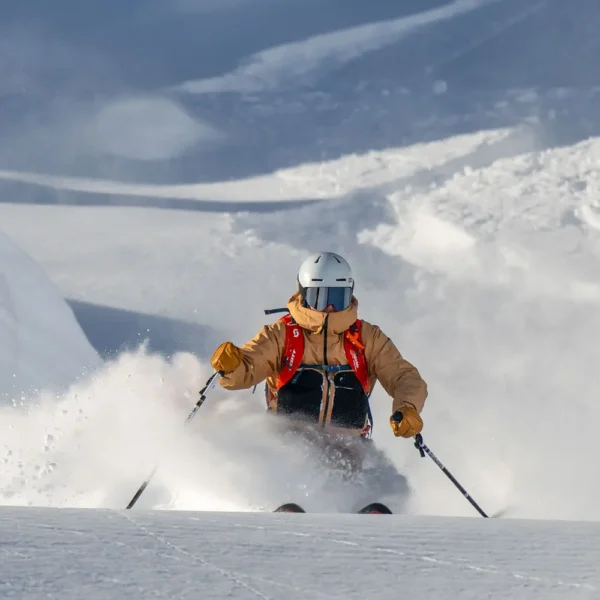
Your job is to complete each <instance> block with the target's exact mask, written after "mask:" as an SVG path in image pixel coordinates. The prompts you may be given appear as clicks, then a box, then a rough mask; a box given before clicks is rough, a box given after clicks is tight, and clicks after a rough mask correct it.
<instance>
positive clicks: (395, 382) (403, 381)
mask: <svg viewBox="0 0 600 600" xmlns="http://www.w3.org/2000/svg"><path fill="white" fill-rule="evenodd" d="M287 308H288V309H289V311H290V313H291V315H292V317H293V318H294V320H295V321H296V323H297V324H298V325H299V326H300V327H302V329H303V333H304V338H305V344H304V356H303V358H302V363H304V364H311V365H322V364H324V360H325V352H324V350H325V348H324V344H325V339H326V340H327V364H328V365H347V364H348V360H347V358H346V353H345V350H344V333H345V331H346V330H347V329H349V328H350V326H351V325H352V324H353V323H354V322H355V321H356V319H357V311H358V300H357V299H356V298H355V297H353V298H352V303H351V305H350V306H349V307H348V308H347V309H346V310H344V311H340V312H334V313H329V318H328V319H327V335H325V331H324V325H325V317H326V314H325V313H323V312H320V311H316V310H312V309H310V308H305V307H303V306H302V302H301V299H300V296H299V294H297V293H296V294H294V295H293V296H292V297H291V298H290V300H289V302H288V304H287ZM285 329H286V326H285V325H284V324H283V323H282V322H281V321H276V322H275V323H272V324H270V325H266V326H264V327H263V328H262V330H261V331H260V332H259V333H258V334H257V335H256V336H255V337H254V338H253V339H252V340H251V341H249V342H248V343H246V344H244V345H243V346H242V347H241V350H242V353H243V362H242V364H241V365H240V366H239V367H238V368H237V369H236V370H235V371H233V372H232V373H229V374H228V375H226V376H224V377H221V378H220V384H221V385H222V386H223V387H224V388H226V389H229V390H239V389H246V388H250V387H252V386H254V385H256V384H258V383H260V382H262V381H264V380H265V379H266V381H267V384H268V386H269V387H270V388H271V390H272V391H273V392H274V399H273V400H272V402H273V404H272V405H271V406H270V408H271V409H274V410H276V402H277V398H276V396H277V375H278V373H279V368H280V365H281V361H282V358H283V353H284V346H285ZM361 337H362V343H363V344H364V346H365V358H366V362H367V370H368V375H369V380H370V383H371V389H373V386H374V385H375V383H376V382H377V381H379V382H380V383H381V385H382V386H383V389H384V390H385V391H386V392H387V393H388V395H389V396H391V397H392V412H394V411H396V410H399V409H400V407H401V406H402V404H411V405H412V406H414V407H415V408H416V409H417V411H418V412H421V411H422V410H423V406H424V404H425V399H426V398H427V384H426V383H425V381H424V380H423V379H422V377H421V375H420V374H419V371H418V370H417V369H416V368H415V367H414V366H413V365H412V364H411V363H410V362H408V361H407V360H405V359H404V358H403V357H402V355H401V354H400V352H399V351H398V349H397V348H396V346H395V345H394V343H393V342H392V341H391V340H390V339H389V338H388V337H387V336H386V335H385V334H384V333H383V332H382V331H381V329H380V328H379V327H378V326H377V325H372V324H371V323H368V322H367V321H363V322H362V335H361ZM325 418H327V417H326V416H325ZM322 420H323V415H321V421H322Z"/></svg>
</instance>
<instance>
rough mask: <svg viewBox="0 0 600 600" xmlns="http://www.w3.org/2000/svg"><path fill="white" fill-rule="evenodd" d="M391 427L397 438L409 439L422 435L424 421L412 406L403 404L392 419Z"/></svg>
mask: <svg viewBox="0 0 600 600" xmlns="http://www.w3.org/2000/svg"><path fill="white" fill-rule="evenodd" d="M390 425H391V426H392V431H393V432H394V435H395V436H396V437H399V436H401V437H404V438H409V437H413V436H415V435H417V433H421V430H422V429H423V419H421V417H420V416H419V413H418V412H417V409H416V408H415V407H414V406H412V405H411V404H403V405H402V406H401V407H400V410H397V411H396V412H395V413H394V414H393V415H392V416H391V417H390Z"/></svg>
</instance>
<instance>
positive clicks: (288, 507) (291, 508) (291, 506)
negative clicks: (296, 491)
mask: <svg viewBox="0 0 600 600" xmlns="http://www.w3.org/2000/svg"><path fill="white" fill-rule="evenodd" d="M273 512H284V513H305V512H306V511H305V510H304V509H303V508H302V507H301V506H300V505H299V504H296V503H295V502H288V503H287V504H282V505H281V506H278V507H277V508H276V509H275V510H274V511H273Z"/></svg>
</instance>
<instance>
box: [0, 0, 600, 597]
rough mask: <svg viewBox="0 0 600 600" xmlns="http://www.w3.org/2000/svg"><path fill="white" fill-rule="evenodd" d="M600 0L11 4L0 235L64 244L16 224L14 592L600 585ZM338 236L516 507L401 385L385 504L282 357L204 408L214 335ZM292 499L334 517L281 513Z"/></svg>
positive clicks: (8, 326) (7, 367) (379, 318)
mask: <svg viewBox="0 0 600 600" xmlns="http://www.w3.org/2000/svg"><path fill="white" fill-rule="evenodd" d="M596 4H597V3H596V2H595V1H593V0H575V1H573V2H569V3H565V2H562V1H561V0H545V1H540V2H534V3H523V2H522V1H521V0H455V1H452V2H451V1H442V0H428V1H426V2H424V1H420V2H413V1H408V2H403V3H399V2H392V1H384V0H372V1H370V2H358V1H354V0H353V1H352V2H349V1H348V0H325V1H319V2H317V1H316V0H304V1H303V2H300V1H298V2H296V1H295V0H286V2H274V1H273V0H227V1H225V0H223V1H222V2H215V1H212V0H178V1H177V2H169V3H167V2H164V1H162V0H154V1H153V2H150V3H148V2H137V1H135V2H134V1H132V2H129V3H127V5H126V6H125V5H124V4H123V3H116V2H105V3H103V5H102V9H100V8H98V7H96V8H94V7H92V6H91V5H89V6H88V5H87V4H86V6H85V7H84V6H83V5H82V4H81V3H78V2H68V1H64V2H62V3H61V4H60V8H57V6H55V5H52V6H51V5H49V4H48V3H45V2H28V3H25V4H23V3H20V4H15V5H14V6H11V7H5V8H3V9H2V15H3V18H2V19H0V39H1V40H2V42H0V47H1V48H2V56H4V57H9V60H5V61H0V127H2V130H3V133H4V135H3V136H2V137H1V138H0V199H1V200H2V202H1V203H0V231H1V232H2V234H6V235H8V236H9V237H10V238H11V239H12V240H14V241H15V242H16V244H18V246H19V247H20V248H21V249H22V251H23V252H25V253H27V255H29V256H30V257H32V259H33V260H34V261H35V262H36V263H37V265H34V264H32V262H31V261H30V260H29V259H27V258H24V257H23V256H22V255H21V251H18V250H16V249H15V248H14V246H13V245H12V244H11V245H10V246H9V245H8V242H4V241H2V242H1V245H0V272H2V274H3V276H4V280H6V281H8V280H10V281H12V282H16V283H14V284H13V287H12V288H11V298H12V297H15V298H17V301H16V305H17V306H18V309H19V318H18V319H16V318H13V317H12V316H11V317H9V319H8V320H7V317H6V315H7V314H9V315H13V313H10V312H9V313H7V306H8V303H6V302H0V375H2V382H1V383H0V389H2V390H8V391H9V392H10V393H11V396H12V398H11V399H13V400H15V399H16V400H18V402H19V403H21V402H22V403H23V407H19V408H18V409H15V408H14V407H13V406H5V407H3V408H1V409H0V412H1V413H2V419H1V421H2V428H1V429H0V431H2V433H1V434H0V452H2V453H3V459H2V460H3V464H2V467H3V468H2V472H1V475H0V477H1V479H0V504H2V505H3V508H2V510H0V527H2V528H3V535H2V539H5V540H10V541H8V542H7V543H5V544H3V545H2V546H1V548H2V552H3V553H4V554H5V555H6V563H5V569H6V573H5V574H4V575H3V576H2V577H0V580H1V582H2V583H0V586H1V587H0V590H1V591H2V593H3V594H6V595H7V597H10V595H11V594H12V595H13V596H14V597H19V598H28V599H29V598H38V597H39V598H41V597H48V594H50V595H54V596H55V597H60V598H62V599H65V598H79V597H81V595H82V591H84V592H85V593H86V594H87V595H89V596H90V598H94V599H95V598H113V597H123V596H128V595H133V594H134V593H135V594H136V595H138V596H139V595H142V596H148V597H151V596H154V597H165V598H175V597H177V598H196V597H198V596H199V595H200V596H201V597H203V598H204V597H207V598H208V597H215V598H222V597H225V596H227V595H231V596H232V597H235V598H253V597H257V596H258V597H260V598H270V599H272V600H275V599H278V598H295V597H300V596H302V597H305V596H306V595H307V594H310V595H312V596H315V597H316V596H319V597H321V596H322V597H325V598H342V597H344V598H347V597H356V598H359V597H360V598H365V597H366V598H378V599H383V598H386V597H390V598H391V597H394V598H395V597H397V596H398V595H405V594H407V593H409V594H410V595H415V594H420V595H423V596H425V597H426V598H447V597H448V596H449V595H454V596H456V597H459V598H472V597H490V598H506V597H511V598H512V597H514V598H544V599H546V598H554V597H555V598H594V597H596V596H597V595H598V589H599V588H600V580H599V578H598V575H597V572H596V571H597V569H596V563H597V560H596V558H597V557H596V550H595V548H596V547H597V545H598V544H597V540H596V537H597V526H596V523H595V521H597V520H598V516H599V514H600V513H599V511H598V507H597V502H596V496H597V492H598V484H597V482H596V480H597V477H596V476H595V475H596V473H595V470H596V468H595V465H594V461H593V457H594V456H595V455H596V454H597V453H598V451H599V450H600V446H599V445H598V441H597V438H598V436H597V435H596V423H597V422H598V420H599V417H600V409H599V408H598V403H597V401H596V395H597V381H596V379H597V377H596V372H597V364H598V361H599V359H600V356H599V355H598V348H597V346H598V345H597V344H596V338H597V337H598V335H597V334H598V333H600V320H599V317H598V311H597V304H598V300H599V299H600V287H599V284H598V282H597V276H596V274H597V268H596V266H597V263H598V259H599V253H600V246H599V245H598V230H599V228H600V216H599V214H600V207H599V204H598V196H599V190H600V181H599V176H598V172H599V171H598V164H599V160H600V145H599V142H598V125H599V124H600V115H599V114H598V108H597V107H598V102H597V100H598V94H599V90H600V72H599V71H598V68H597V66H596V64H597V60H596V56H597V48H598V40H597V37H598V36H597V35H596V32H597V28H598V25H599V20H600V11H598V7H597V6H596ZM5 239H6V238H5V237H2V238H1V240H5ZM323 249H327V250H333V251H337V252H340V253H341V254H343V255H344V256H345V257H346V258H347V259H348V260H349V262H350V263H351V265H352V267H353V270H354V274H355V279H356V282H357V284H356V295H357V297H358V299H359V303H360V305H359V306H360V308H359V314H360V315H361V316H362V317H364V318H365V319H367V320H370V321H372V322H375V323H377V324H378V325H380V326H381V327H382V328H383V330H384V331H385V332H386V333H387V334H388V335H390V337H392V339H393V340H394V341H395V342H396V344H397V345H398V347H399V348H400V350H401V351H402V352H403V354H404V355H405V356H406V357H407V358H408V359H409V360H411V362H413V363H414V364H415V365H417V366H418V368H419V370H420V371H421V373H422V374H423V376H424V378H425V379H426V380H427V382H428V385H429V390H430V396H429V398H428V400H427V404H426V408H425V410H424V413H423V418H424V421H425V429H424V431H423V434H424V437H425V440H426V442H427V444H428V445H429V446H430V447H431V449H432V450H433V451H434V452H435V453H436V454H437V455H438V456H439V458H440V459H441V460H442V461H443V462H444V464H446V465H447V466H448V467H449V469H450V470H451V471H452V473H453V474H454V475H456V477H457V478H458V479H459V481H460V482H461V483H462V484H463V485H464V486H465V487H466V488H467V490H468V491H469V492H470V493H471V494H472V495H473V497H474V498H475V499H476V500H477V501H478V502H479V503H480V504H481V505H482V507H483V508H484V509H485V510H486V511H487V512H488V513H489V514H491V515H496V516H501V517H502V518H494V519H490V520H484V519H480V518H479V517H478V516H477V514H476V513H475V511H474V510H473V508H472V507H471V506H470V505H469V504H468V502H467V501H466V500H465V499H464V498H463V497H462V495H461V494H460V493H459V492H458V491H457V490H456V489H455V488H454V487H453V486H452V484H451V483H450V482H449V481H448V479H447V478H445V477H444V476H443V474H442V473H441V472H440V470H439V469H438V468H437V467H436V466H435V465H434V464H433V462H432V461H430V460H429V459H423V458H420V457H419V454H418V453H417V451H416V450H415V449H414V448H413V446H412V444H411V443H410V442H407V441H405V440H399V439H396V438H394V437H393V436H392V434H391V432H390V430H389V427H388V426H387V419H388V418H389V413H390V400H389V398H388V397H387V396H386V395H385V393H384V392H383V390H382V389H381V388H380V387H378V388H377V389H376V391H375V392H374V394H373V397H372V408H373V412H374V416H375V430H374V444H375V446H376V448H377V449H378V450H379V451H380V452H381V453H383V454H384V455H385V457H386V458H387V459H388V460H389V461H390V463H391V467H390V468H391V469H392V470H395V471H397V472H399V473H401V474H402V475H403V476H404V477H405V478H406V486H407V488H404V489H403V490H402V491H401V492H397V491H396V490H393V489H392V488H391V487H389V488H388V489H385V484H386V482H383V483H384V485H383V487H382V488H378V491H377V494H379V493H381V494H382V495H385V494H387V497H386V501H387V502H389V503H390V505H391V506H392V507H393V508H394V509H395V510H396V511H397V512H401V513H403V514H402V515H395V516H392V517H389V518H388V517H376V518H375V517H368V516H360V517H359V516H357V515H345V514H338V513H339V512H341V511H346V510H348V509H349V507H351V506H353V505H354V504H356V503H357V502H359V501H362V500H363V499H364V498H363V497H362V495H361V494H362V493H363V491H364V490H360V489H355V488H353V487H351V486H346V485H343V484H342V483H340V482H336V481H333V482H332V481H331V480H330V478H329V477H328V473H327V472H326V471H325V470H323V468H322V466H321V465H320V463H319V456H318V455H317V454H316V453H315V451H314V449H311V448H310V447H307V446H306V445H304V444H303V443H301V442H300V441H299V440H297V439H291V438H290V437H289V436H286V435H284V434H283V433H282V432H281V430H280V429H279V428H278V426H277V424H276V423H273V422H272V421H271V420H269V419H267V418H266V417H265V411H264V399H263V397H262V393H261V392H262V390H261V389H260V386H259V389H257V390H256V393H255V394H253V393H252V391H248V392H236V393H226V392H224V391H222V390H219V389H217V390H213V391H211V392H210V394H209V397H208V400H207V401H206V403H205V404H204V405H203V406H202V408H201V409H200V411H199V412H198V415H197V417H196V419H195V420H194V421H193V423H192V424H191V425H190V426H189V427H188V428H187V430H185V431H184V430H183V428H182V423H183V421H184V420H185V418H186V416H187V414H188V413H189V411H190V410H191V408H192V406H193V405H194V403H195V402H196V400H197V391H198V390H199V389H200V388H201V387H202V385H203V384H204V382H205V381H206V380H207V378H208V377H209V375H210V373H211V369H210V367H209V365H208V361H207V359H208V357H209V356H210V354H211V353H212V351H213V349H214V348H215V347H216V345H217V344H218V343H220V342H221V341H224V340H226V339H231V340H232V341H234V342H235V343H238V344H240V343H243V342H244V341H246V340H247V339H249V338H250V337H251V336H253V335H254V334H255V333H256V332H257V331H258V330H259V329H260V327H261V326H262V325H263V324H264V323H265V322H268V320H269V319H270V317H265V315H264V312H263V310H264V309H266V308H273V307H278V306H282V305H283V304H284V303H285V302H286V300H287V299H288V297H289V296H290V295H291V293H292V292H293V291H294V289H295V278H296V270H297V268H298V266H299V264H300V262H301V261H302V260H303V259H304V258H305V257H306V255H307V254H308V253H309V252H311V251H315V250H323ZM9 252H10V254H9ZM13 257H14V258H13ZM43 272H45V274H44V273H43ZM7 274H8V275H7ZM46 277H47V278H48V279H49V280H50V282H48V281H47V280H46V279H45V278H46ZM30 286H31V287H30ZM56 290H58V292H57V291H56ZM14 294H19V295H18V296H13V295H14ZM60 296H62V297H63V298H64V299H65V300H66V302H67V303H68V305H69V306H70V310H69V307H67V306H65V301H64V300H63V299H61V298H60ZM4 297H5V298H6V295H5V296H4ZM73 314H74V315H75V317H76V319H77V321H78V323H79V327H80V329H78V328H77V326H76V324H75V323H74V320H73ZM3 324H5V326H4V327H3V326H2V325H3ZM17 326H18V327H17ZM17 330H18V331H19V335H18V336H15V331H17ZM82 331H83V333H84V334H85V336H87V340H89V341H86V340H85V339H84V336H83V334H82ZM21 332H22V333H23V335H21ZM17 339H18V340H19V345H18V348H20V349H23V348H25V349H26V350H27V352H25V353H20V352H21V350H19V352H17V351H16V350H15V348H17V346H15V344H16V343H17V342H16V341H15V340H17ZM90 344H92V345H93V346H94V349H95V352H94V350H92V349H91V348H90ZM50 349H52V352H50V351H49V350H50ZM39 351H43V354H39V353H38V352H39ZM96 352H97V353H98V354H99V355H100V356H101V357H102V359H104V361H103V362H100V361H99V359H98V356H97V354H96ZM17 355H18V356H17ZM15 364H18V365H20V367H21V369H22V371H21V372H22V373H23V375H22V379H21V382H20V383H15V382H14V381H13V380H11V379H9V378H8V377H7V375H9V376H12V373H13V372H14V371H15V367H14V365H15ZM90 371H91V372H90ZM7 382H8V385H7ZM68 384H71V385H70V386H69V385H68ZM57 386H58V387H59V388H60V390H61V391H60V393H57V392H56V389H57ZM67 386H68V389H66V388H67ZM31 387H33V388H36V389H42V390H45V391H43V392H40V393H32V392H31ZM17 388H18V389H17ZM157 464H158V465H159V469H158V471H157V473H156V475H155V476H154V478H153V479H152V483H151V484H150V485H149V487H148V489H147V490H146V491H145V492H144V494H143V496H142V497H141V499H140V501H139V503H138V504H137V505H136V507H135V508H134V509H133V510H131V511H123V510H120V509H122V508H124V506H126V504H127V502H128V501H129V500H130V499H131V497H132V495H133V493H134V492H135V490H136V489H137V488H138V487H139V485H140V484H141V483H142V481H143V480H144V478H145V477H146V476H147V475H148V474H149V473H150V472H151V470H152V468H153V467H154V466H155V465H157ZM289 500H296V501H299V502H301V503H302V504H304V505H305V506H306V508H307V509H308V510H309V513H315V514H307V515H300V516H295V515H290V516H281V515H277V516H276V515H267V514H254V513H255V512H260V511H269V510H270V509H271V508H273V507H274V506H276V505H277V504H279V503H281V502H284V501H289ZM57 508H60V509H61V510H56V509H57ZM84 508H85V509H86V510H82V509H84ZM91 509H93V510H91ZM97 509H103V510H97ZM150 509H152V510H150ZM184 511H185V512H184ZM223 511H225V512H227V514H226V515H223V514H221V513H222V512H223ZM468 517H472V518H468ZM381 518H383V519H384V521H381V520H380V519H381ZM561 521H568V523H564V522H561ZM315 559H316V560H315ZM57 564H58V565H60V568H59V567H57Z"/></svg>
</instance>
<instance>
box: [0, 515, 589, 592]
mask: <svg viewBox="0 0 600 600" xmlns="http://www.w3.org/2000/svg"><path fill="white" fill-rule="evenodd" d="M390 519H391V520H390ZM0 535H1V536H2V539H3V540H10V542H11V543H10V544H5V545H3V555H4V556H3V562H2V564H3V571H4V575H3V577H2V581H1V582H0V594H3V595H5V596H6V597H11V596H13V597H18V598H23V599H27V600H38V599H40V600H41V599H42V598H48V597H56V598H61V599H62V600H79V599H80V598H81V597H82V594H83V593H85V596H86V597H87V598H89V599H90V600H99V599H100V598H111V599H112V598H115V599H116V598H123V597H130V596H135V597H138V598H169V599H174V598H178V599H179V598H180V599H181V600H188V599H189V600H192V599H196V598H206V599H207V600H208V599H211V600H212V599H221V598H236V599H237V600H256V598H260V599H261V600H304V599H305V598H324V599H325V598H326V599H329V600H338V599H340V600H341V599H347V598H352V599H364V598H368V599H369V600H370V599H371V598H372V599H374V600H375V599H380V600H388V599H389V600H395V599H396V598H398V596H399V595H400V596H420V597H423V598H428V599H429V600H445V599H446V598H449V597H452V598H461V599H462V598H464V599H467V598H484V597H485V598H492V599H501V598H514V599H515V600H522V599H525V598H528V599H530V598H539V599H544V600H553V599H557V600H558V599H560V600H563V599H565V598H568V599H591V598H596V597H597V596H598V590H599V589H600V577H599V575H598V570H597V563H598V559H599V556H598V542H599V539H600V530H599V528H598V525H597V524H589V523H560V522H552V523H551V522H543V521H540V522H527V521H496V522H485V521H479V520H473V519H448V518H440V517H438V518H434V517H420V518H412V519H407V518H402V517H395V516H394V517H381V516H356V515H355V516H345V515H288V516H277V517H275V516H274V515H247V514H243V515H235V516H232V515H225V516H224V515H219V514H215V513H188V514H181V513H179V514H178V513H164V512H162V513H152V512H125V511H122V512H116V511H76V510H70V509H65V510H62V511H49V510H42V509H13V510H11V511H10V512H8V511H6V510H4V511H1V512H0Z"/></svg>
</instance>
